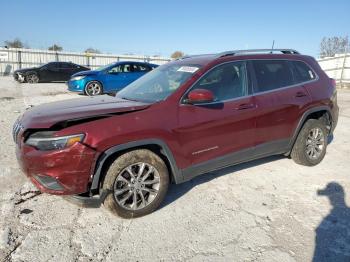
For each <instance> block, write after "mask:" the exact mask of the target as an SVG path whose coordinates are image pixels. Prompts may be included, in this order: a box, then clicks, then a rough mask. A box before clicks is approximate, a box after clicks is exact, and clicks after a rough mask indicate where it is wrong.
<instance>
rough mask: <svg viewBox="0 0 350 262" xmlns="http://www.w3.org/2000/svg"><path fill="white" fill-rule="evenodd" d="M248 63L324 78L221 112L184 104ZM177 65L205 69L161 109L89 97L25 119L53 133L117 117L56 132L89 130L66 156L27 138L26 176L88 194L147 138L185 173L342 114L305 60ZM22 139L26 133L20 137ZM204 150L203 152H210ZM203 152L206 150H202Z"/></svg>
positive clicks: (22, 148)
mask: <svg viewBox="0 0 350 262" xmlns="http://www.w3.org/2000/svg"><path fill="white" fill-rule="evenodd" d="M248 59H296V60H302V61H304V62H306V63H307V64H309V65H311V66H312V68H313V69H314V70H315V72H316V73H317V75H318V76H319V80H318V81H315V82H312V83H310V84H306V85H301V86H297V87H295V88H288V89H283V90H276V91H274V92H269V93H266V94H256V95H249V96H247V97H242V98H239V99H236V100H232V101H229V102H226V103H223V106H222V108H216V109H212V108H208V107H202V106H195V105H191V104H182V103H181V99H182V96H183V95H184V94H185V93H186V92H187V90H188V88H189V87H191V86H192V84H193V83H194V82H196V80H198V78H199V77H200V76H201V75H203V74H204V73H205V72H207V71H208V70H210V69H211V68H212V67H214V66H215V65H218V64H221V63H223V62H228V61H236V60H248ZM172 63H178V64H184V65H186V64H196V65H202V68H201V69H200V70H198V71H197V72H196V73H195V74H194V75H193V76H192V77H191V78H190V79H189V80H187V82H185V83H184V84H183V85H182V86H181V87H180V88H178V89H177V90H176V91H175V92H174V93H173V94H172V95H171V96H169V97H168V98H167V99H166V100H164V101H161V102H158V103H155V104H151V105H150V104H144V103H139V102H132V101H125V100H120V99H117V98H114V97H108V96H103V97H97V98H91V99H90V98H88V99H87V98H83V99H74V100H68V101H61V102H55V103H51V104H46V105H42V106H38V107H34V108H33V109H31V110H28V111H27V112H26V113H25V114H24V115H23V117H22V119H21V120H20V121H21V123H22V125H23V127H24V130H28V129H33V128H41V129H45V128H50V127H51V126H53V125H55V124H56V123H57V122H61V121H64V120H67V119H72V118H85V117H89V116H94V115H101V114H104V115H108V114H114V115H112V116H110V117H107V118H102V119H98V120H94V121H90V122H86V123H83V124H79V125H74V126H71V127H67V128H64V129H61V130H59V131H57V133H56V135H57V136H62V135H71V134H79V133H85V134H86V137H85V140H84V145H83V144H80V143H77V144H75V145H74V146H72V147H70V148H67V149H64V150H59V151H49V152H47V151H38V150H36V149H34V148H32V147H29V146H26V145H25V144H24V143H23V140H22V139H21V142H20V143H19V146H18V149H17V155H18V158H19V162H20V163H21V166H22V168H23V171H24V173H26V175H27V176H28V177H30V178H31V179H32V180H33V178H32V176H33V175H34V174H45V175H48V176H52V177H54V178H56V179H57V180H58V181H59V182H60V184H61V185H62V186H63V187H64V190H63V191H52V190H48V189H46V188H44V187H43V186H42V185H40V184H39V183H37V182H36V181H35V180H33V182H34V183H35V184H36V186H38V187H39V189H40V190H41V191H43V192H48V193H53V194H78V193H83V192H86V191H88V189H89V182H91V177H92V176H93V174H94V167H95V165H96V160H97V158H98V157H99V156H100V154H101V153H102V152H104V151H105V150H107V149H109V148H110V147H112V146H115V145H119V144H124V143H127V142H132V141H137V140H143V139H159V140H162V141H164V142H165V143H166V144H167V145H168V147H169V148H170V150H171V152H172V154H173V156H174V158H175V161H176V164H177V166H178V168H179V169H184V168H187V167H190V166H191V165H193V164H198V163H202V162H204V161H207V160H210V159H213V158H216V157H220V156H223V155H225V154H227V153H231V152H235V151H239V150H242V149H246V148H249V147H253V146H255V145H259V144H262V143H266V142H271V141H274V140H276V139H285V138H290V137H291V136H292V134H293V132H294V130H295V128H296V127H297V124H298V121H299V120H300V118H301V117H302V115H303V113H304V112H305V111H306V110H308V109H310V108H312V107H314V106H319V105H326V106H328V107H329V108H330V109H331V110H333V111H334V112H335V114H336V115H337V111H338V107H337V105H336V104H334V103H333V102H332V101H331V99H330V98H331V96H332V94H333V92H334V86H332V85H331V84H330V80H329V78H328V77H327V76H326V74H325V73H324V72H323V71H322V70H321V68H320V67H319V66H318V64H317V62H316V61H315V60H314V59H313V58H311V57H308V56H302V55H286V54H283V55H276V54H262V55H244V56H226V57H222V58H215V56H200V57H194V58H187V59H183V60H177V61H174V62H172ZM210 93H211V92H209V91H206V90H204V91H203V90H199V91H198V90H197V91H196V92H191V94H190V97H189V98H190V99H191V100H193V101H198V100H202V101H203V99H204V100H207V101H211V100H213V94H210ZM20 135H21V134H20ZM203 150H204V151H203ZM201 151H203V152H204V153H198V152H201Z"/></svg>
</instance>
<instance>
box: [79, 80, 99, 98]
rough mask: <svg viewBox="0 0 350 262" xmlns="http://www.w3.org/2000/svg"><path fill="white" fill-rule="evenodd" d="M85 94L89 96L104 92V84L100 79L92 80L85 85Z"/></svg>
mask: <svg viewBox="0 0 350 262" xmlns="http://www.w3.org/2000/svg"><path fill="white" fill-rule="evenodd" d="M84 94H85V95H87V96H98V95H102V94H103V88H102V84H101V83H100V82H98V81H90V82H88V83H87V84H86V85H85V89H84Z"/></svg>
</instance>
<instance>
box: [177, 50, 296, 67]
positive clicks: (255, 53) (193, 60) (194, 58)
mask: <svg viewBox="0 0 350 262" xmlns="http://www.w3.org/2000/svg"><path fill="white" fill-rule="evenodd" d="M271 55H273V56H276V57H279V58H280V57H281V56H282V57H283V56H284V55H300V53H299V52H298V51H296V50H294V49H248V50H233V51H225V52H221V53H218V54H204V55H189V56H184V57H182V58H179V59H177V60H175V61H176V63H178V64H189V63H190V64H198V65H206V64H208V63H210V62H212V61H215V60H217V59H220V58H226V57H240V56H249V58H252V57H259V58H265V57H267V56H269V57H270V56H271Z"/></svg>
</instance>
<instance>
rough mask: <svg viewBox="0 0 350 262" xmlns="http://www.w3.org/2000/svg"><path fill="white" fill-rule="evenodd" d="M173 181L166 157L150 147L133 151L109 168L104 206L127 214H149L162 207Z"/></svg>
mask: <svg viewBox="0 0 350 262" xmlns="http://www.w3.org/2000/svg"><path fill="white" fill-rule="evenodd" d="M168 185H169V174H168V169H167V167H166V165H165V163H164V161H163V160H162V159H161V158H160V157H159V156H158V155H156V154H155V153H153V152H152V151H150V150H147V149H139V150H134V151H130V152H128V153H125V154H123V155H121V156H120V157H118V158H117V159H116V160H115V161H114V162H113V163H112V164H111V165H110V167H109V168H108V171H107V174H106V178H105V180H104V182H103V189H104V190H106V191H107V192H110V193H109V194H108V195H107V197H106V198H105V200H104V206H105V207H107V208H108V209H109V210H110V211H111V212H112V213H114V214H117V215H118V216H120V217H124V218H133V217H140V216H144V215H147V214H149V213H151V212H153V211H154V210H155V209H157V208H158V207H159V205H160V204H161V202H162V201H163V199H164V197H165V195H166V192H167V190H168Z"/></svg>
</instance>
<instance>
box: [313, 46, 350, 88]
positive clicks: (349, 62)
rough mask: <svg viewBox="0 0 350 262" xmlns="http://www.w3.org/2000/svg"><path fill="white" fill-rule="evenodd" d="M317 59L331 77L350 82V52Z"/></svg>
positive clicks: (338, 80)
mask: <svg viewBox="0 0 350 262" xmlns="http://www.w3.org/2000/svg"><path fill="white" fill-rule="evenodd" d="M317 61H318V63H319V64H320V66H321V68H322V69H323V70H324V71H325V72H326V73H327V75H328V76H329V77H331V78H334V79H335V80H337V82H340V81H342V82H343V83H350V53H347V54H339V55H335V56H334V57H327V58H322V59H318V60H317Z"/></svg>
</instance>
